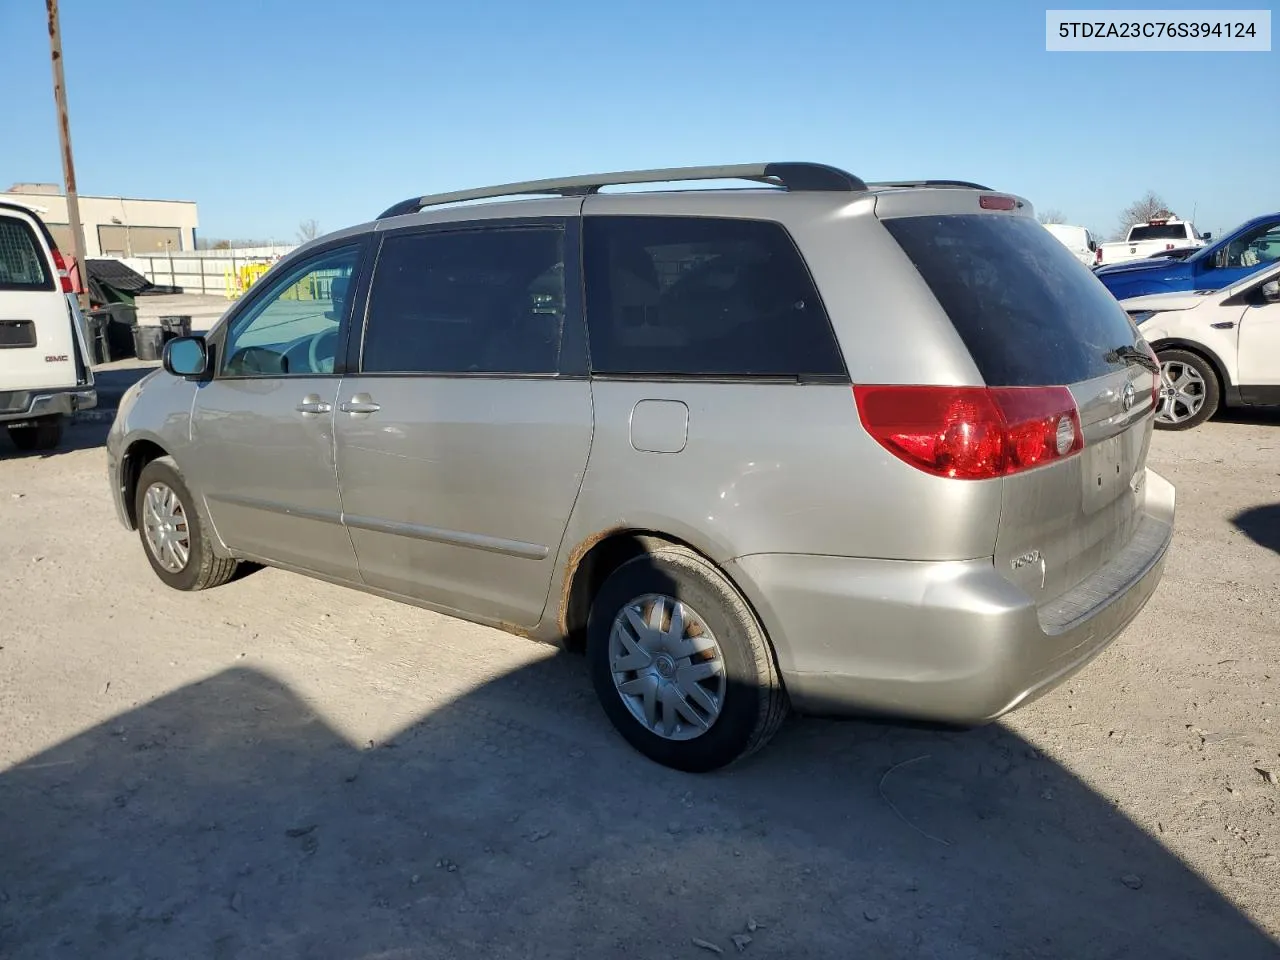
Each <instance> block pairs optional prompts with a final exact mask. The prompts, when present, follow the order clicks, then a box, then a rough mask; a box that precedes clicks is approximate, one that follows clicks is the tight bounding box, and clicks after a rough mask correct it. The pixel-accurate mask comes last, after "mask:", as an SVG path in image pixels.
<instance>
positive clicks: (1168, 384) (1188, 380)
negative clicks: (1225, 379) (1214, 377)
mask: <svg viewBox="0 0 1280 960" xmlns="http://www.w3.org/2000/svg"><path fill="white" fill-rule="evenodd" d="M1204 395H1205V383H1204V377H1202V376H1200V371H1199V370H1197V369H1196V368H1195V367H1193V366H1191V365H1190V364H1189V363H1184V362H1182V361H1181V360H1165V361H1164V362H1162V363H1161V364H1160V408H1159V409H1158V410H1157V411H1156V419H1157V420H1159V421H1160V422H1161V423H1183V422H1184V421H1187V420H1190V419H1191V418H1192V417H1194V416H1195V415H1196V414H1197V413H1199V412H1200V408H1201V407H1203V406H1204Z"/></svg>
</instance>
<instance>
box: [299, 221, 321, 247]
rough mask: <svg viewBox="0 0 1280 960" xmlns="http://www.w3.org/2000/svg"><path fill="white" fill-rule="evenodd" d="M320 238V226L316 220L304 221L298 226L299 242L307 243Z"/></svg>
mask: <svg viewBox="0 0 1280 960" xmlns="http://www.w3.org/2000/svg"><path fill="white" fill-rule="evenodd" d="M318 236H320V224H319V223H317V222H316V221H315V220H303V221H302V222H301V223H300V224H298V241H299V242H300V243H306V242H307V241H308V240H314V239H315V238H316V237H318Z"/></svg>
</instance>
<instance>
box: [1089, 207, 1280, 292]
mask: <svg viewBox="0 0 1280 960" xmlns="http://www.w3.org/2000/svg"><path fill="white" fill-rule="evenodd" d="M1277 258H1280V213H1269V214H1266V215H1265V216H1261V217H1254V218H1253V219H1252V220H1247V221H1245V222H1244V223H1242V224H1240V226H1238V227H1236V228H1235V229H1234V230H1232V231H1231V232H1230V233H1228V234H1225V235H1224V236H1222V237H1220V238H1219V239H1218V240H1217V241H1216V242H1215V243H1213V244H1212V245H1211V246H1207V247H1200V248H1197V249H1196V250H1194V251H1193V252H1192V253H1191V255H1190V256H1188V257H1185V258H1183V259H1182V260H1181V261H1178V260H1140V261H1137V262H1133V263H1124V264H1120V265H1119V266H1114V267H1099V268H1098V269H1096V270H1095V271H1094V274H1095V276H1097V278H1098V279H1099V280H1101V281H1102V283H1103V286H1105V287H1106V288H1107V289H1108V290H1110V291H1111V293H1112V295H1113V296H1114V297H1115V298H1116V299H1117V300H1128V299H1130V298H1132V297H1142V296H1146V295H1148V294H1152V293H1176V292H1177V291H1180V290H1220V289H1222V288H1223V287H1229V286H1231V285H1232V284H1233V283H1235V282H1236V281H1237V280H1241V279H1243V278H1245V277H1247V276H1249V275H1250V274H1252V273H1254V272H1255V271H1257V270H1258V268H1259V267H1262V266H1265V265H1266V264H1268V263H1271V262H1273V261H1275V260H1276V259H1277Z"/></svg>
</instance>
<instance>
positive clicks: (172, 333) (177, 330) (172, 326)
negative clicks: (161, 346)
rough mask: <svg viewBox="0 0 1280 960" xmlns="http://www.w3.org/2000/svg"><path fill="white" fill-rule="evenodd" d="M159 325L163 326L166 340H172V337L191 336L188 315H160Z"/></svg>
mask: <svg viewBox="0 0 1280 960" xmlns="http://www.w3.org/2000/svg"><path fill="white" fill-rule="evenodd" d="M160 326H161V327H163V328H164V331H165V333H167V334H168V336H167V337H165V339H166V340H172V339H173V338H174V337H189V336H191V318H190V317H188V316H177V317H161V318H160Z"/></svg>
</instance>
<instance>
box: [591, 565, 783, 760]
mask: <svg viewBox="0 0 1280 960" xmlns="http://www.w3.org/2000/svg"><path fill="white" fill-rule="evenodd" d="M587 660H588V665H589V667H590V671H591V679H592V682H593V684H594V685H595V689H596V695H597V697H599V699H600V703H601V706H603V708H604V712H605V714H606V715H607V716H608V717H609V720H610V721H611V722H612V723H613V725H614V727H615V728H617V730H618V732H619V733H621V734H622V736H623V737H624V738H626V740H627V742H628V743H630V744H631V745H632V746H633V747H635V748H636V749H637V750H639V751H640V752H641V753H643V754H644V755H645V756H647V757H648V758H649V759H651V760H654V761H656V762H658V763H660V764H663V765H664V766H668V767H673V768H675V769H677V770H684V771H687V772H690V773H703V772H706V771H709V770H715V769H717V768H719V767H723V766H725V765H727V764H729V763H732V762H733V761H734V760H737V759H739V758H740V757H744V756H746V755H747V754H750V753H752V752H754V751H756V750H758V749H759V748H760V747H762V746H764V744H765V743H767V742H768V740H769V738H770V737H772V736H773V734H774V732H775V731H776V730H777V729H778V726H779V725H780V724H781V723H782V719H783V717H784V716H785V715H786V711H787V700H786V693H785V692H784V691H783V689H782V682H781V680H780V678H779V676H778V670H777V666H776V665H775V663H774V658H773V650H772V649H771V648H770V646H769V641H768V640H767V639H766V637H765V635H764V631H763V630H762V629H761V627H760V625H759V623H758V622H757V621H756V618H755V615H754V614H753V613H752V612H751V609H750V608H749V607H748V606H747V604H746V603H745V602H744V601H743V599H742V597H741V596H740V595H739V594H738V592H737V590H735V589H734V587H733V585H732V584H731V583H730V582H729V581H728V580H727V579H725V577H724V576H723V575H722V574H721V573H720V572H719V571H718V570H717V569H716V568H715V567H713V566H712V565H711V564H710V563H708V562H707V561H706V560H704V559H702V558H701V557H699V556H698V555H697V554H695V553H693V552H692V551H690V550H686V549H684V548H682V547H675V546H672V547H662V548H660V549H658V550H656V551H654V552H653V553H649V554H645V555H643V556H640V557H636V558H635V559H633V560H630V561H628V562H627V563H624V564H623V565H622V566H620V567H619V568H618V569H617V570H615V571H614V572H613V573H612V574H611V575H610V576H609V579H608V580H606V581H605V583H604V585H603V586H602V587H601V588H600V592H599V593H598V594H597V595H596V597H595V599H594V600H593V601H592V604H591V613H590V616H589V617H588V620H587Z"/></svg>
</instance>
